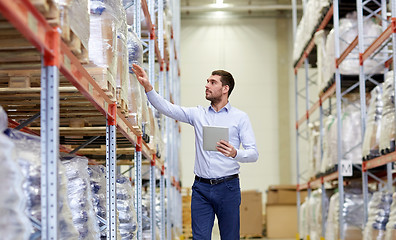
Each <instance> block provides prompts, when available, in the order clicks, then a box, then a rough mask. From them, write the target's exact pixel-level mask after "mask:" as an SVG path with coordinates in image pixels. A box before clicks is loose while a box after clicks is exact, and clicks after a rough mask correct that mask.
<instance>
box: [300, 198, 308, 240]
mask: <svg viewBox="0 0 396 240" xmlns="http://www.w3.org/2000/svg"><path fill="white" fill-rule="evenodd" d="M309 222H310V221H309V214H308V197H306V198H305V202H304V203H303V204H301V206H300V229H299V231H298V232H299V233H300V237H302V238H303V239H306V237H307V236H308V234H309Z"/></svg>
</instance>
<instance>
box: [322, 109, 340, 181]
mask: <svg viewBox="0 0 396 240" xmlns="http://www.w3.org/2000/svg"><path fill="white" fill-rule="evenodd" d="M323 130H324V131H323V160H322V163H321V165H320V172H322V173H324V172H326V170H327V169H329V168H331V167H333V166H334V164H333V163H335V162H337V152H336V151H334V147H337V119H336V117H335V116H332V115H330V116H328V117H327V118H325V120H324V129H323ZM335 149H337V148H335Z"/></svg>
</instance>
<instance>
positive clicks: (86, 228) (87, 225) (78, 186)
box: [62, 155, 100, 240]
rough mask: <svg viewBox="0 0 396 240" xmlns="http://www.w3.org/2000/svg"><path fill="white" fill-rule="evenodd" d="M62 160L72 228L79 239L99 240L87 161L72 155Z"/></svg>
mask: <svg viewBox="0 0 396 240" xmlns="http://www.w3.org/2000/svg"><path fill="white" fill-rule="evenodd" d="M62 158H63V161H62V163H63V166H64V167H65V169H66V176H67V178H68V186H67V197H68V201H69V205H70V209H71V210H72V216H73V223H74V226H75V227H76V228H77V230H78V232H79V233H80V236H79V239H92V240H93V239H99V238H100V231H99V225H98V224H97V222H96V214H95V212H94V210H93V204H92V190H91V184H90V182H89V175H88V159H87V158H85V157H80V156H73V155H65V156H63V157H62Z"/></svg>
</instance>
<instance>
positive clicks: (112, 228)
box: [106, 103, 117, 240]
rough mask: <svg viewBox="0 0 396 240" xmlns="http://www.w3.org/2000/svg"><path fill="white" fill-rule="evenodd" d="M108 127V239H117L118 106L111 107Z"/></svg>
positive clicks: (114, 104) (112, 105)
mask: <svg viewBox="0 0 396 240" xmlns="http://www.w3.org/2000/svg"><path fill="white" fill-rule="evenodd" d="M108 112H109V114H108V115H107V126H106V218H107V219H106V220H107V239H108V240H115V239H117V189H116V176H117V167H116V166H117V163H116V139H117V136H116V116H117V104H116V103H113V104H111V105H109V111H108Z"/></svg>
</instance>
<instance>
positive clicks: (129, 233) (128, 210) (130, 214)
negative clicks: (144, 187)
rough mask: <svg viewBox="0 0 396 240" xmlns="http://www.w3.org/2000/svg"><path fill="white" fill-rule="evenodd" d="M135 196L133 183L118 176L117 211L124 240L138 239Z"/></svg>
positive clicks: (122, 176)
mask: <svg viewBox="0 0 396 240" xmlns="http://www.w3.org/2000/svg"><path fill="white" fill-rule="evenodd" d="M133 195H134V192H133V189H132V183H131V181H129V179H128V178H127V177H125V176H124V175H119V176H117V210H118V219H119V221H120V226H119V229H120V233H121V239H122V240H129V239H135V237H136V231H137V222H136V219H137V218H136V212H135V207H134V205H133Z"/></svg>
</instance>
